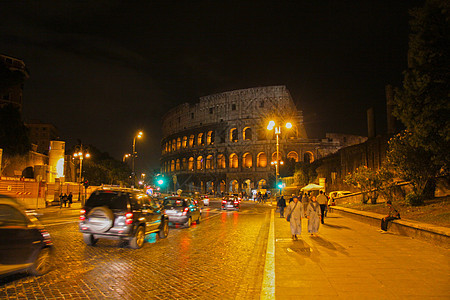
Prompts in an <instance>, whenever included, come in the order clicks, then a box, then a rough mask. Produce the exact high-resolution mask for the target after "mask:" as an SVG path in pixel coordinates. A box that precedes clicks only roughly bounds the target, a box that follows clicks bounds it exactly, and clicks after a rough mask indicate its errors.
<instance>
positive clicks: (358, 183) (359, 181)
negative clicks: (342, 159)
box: [344, 166, 382, 204]
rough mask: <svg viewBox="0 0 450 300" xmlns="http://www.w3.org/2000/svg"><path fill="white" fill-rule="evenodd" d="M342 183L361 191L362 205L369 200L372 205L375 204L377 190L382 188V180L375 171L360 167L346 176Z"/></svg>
mask: <svg viewBox="0 0 450 300" xmlns="http://www.w3.org/2000/svg"><path fill="white" fill-rule="evenodd" d="M344 181H345V183H347V184H350V185H352V186H354V187H355V188H358V189H359V190H360V191H361V193H362V195H363V199H362V201H363V203H367V202H368V201H369V200H370V202H371V203H372V204H375V203H377V199H378V193H379V189H380V188H381V186H382V180H381V178H380V176H379V173H378V172H377V171H374V170H372V169H370V168H368V167H366V166H362V167H359V168H357V169H356V170H355V172H353V173H351V174H348V175H347V176H346V177H345V179H344Z"/></svg>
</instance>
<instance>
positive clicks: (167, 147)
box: [164, 142, 169, 153]
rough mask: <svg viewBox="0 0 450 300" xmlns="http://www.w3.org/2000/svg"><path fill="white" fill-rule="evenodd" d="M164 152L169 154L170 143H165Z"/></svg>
mask: <svg viewBox="0 0 450 300" xmlns="http://www.w3.org/2000/svg"><path fill="white" fill-rule="evenodd" d="M164 150H165V152H166V153H167V152H169V143H168V142H166V143H165V145H164Z"/></svg>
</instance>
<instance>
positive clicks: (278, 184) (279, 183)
mask: <svg viewBox="0 0 450 300" xmlns="http://www.w3.org/2000/svg"><path fill="white" fill-rule="evenodd" d="M277 187H278V188H279V189H282V188H283V187H284V184H283V182H281V181H280V182H278V183H277Z"/></svg>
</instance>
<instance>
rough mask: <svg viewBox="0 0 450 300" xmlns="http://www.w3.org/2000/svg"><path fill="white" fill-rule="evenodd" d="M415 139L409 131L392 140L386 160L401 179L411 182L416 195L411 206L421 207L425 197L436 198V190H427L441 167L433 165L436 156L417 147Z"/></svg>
mask: <svg viewBox="0 0 450 300" xmlns="http://www.w3.org/2000/svg"><path fill="white" fill-rule="evenodd" d="M413 139H414V135H413V134H412V133H411V132H409V131H408V130H405V131H403V132H401V133H399V134H397V135H396V136H394V137H393V138H391V139H390V140H389V150H388V152H387V155H386V159H387V162H388V164H389V165H390V166H391V167H392V168H393V169H394V170H395V172H396V174H397V175H398V176H399V177H400V178H402V179H403V180H406V181H410V182H411V185H412V188H413V193H414V195H415V196H414V203H411V204H414V205H420V204H422V203H423V199H424V198H425V197H430V196H431V197H433V196H434V188H433V189H431V190H426V187H427V186H430V182H432V181H433V180H434V178H435V177H436V176H437V175H438V174H439V171H440V170H441V167H440V166H439V165H437V164H433V163H431V162H432V157H433V155H434V154H433V153H432V152H431V151H428V150H425V149H424V148H423V147H417V146H415V145H414V143H413Z"/></svg>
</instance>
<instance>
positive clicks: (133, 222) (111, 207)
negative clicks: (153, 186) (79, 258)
mask: <svg viewBox="0 0 450 300" xmlns="http://www.w3.org/2000/svg"><path fill="white" fill-rule="evenodd" d="M79 229H80V232H81V233H83V240H84V242H85V243H86V244H87V245H89V246H93V245H95V244H96V243H97V241H98V239H99V238H105V239H114V240H120V241H121V242H122V243H123V242H125V243H128V244H129V246H130V247H131V248H134V249H138V248H141V247H142V246H143V245H144V242H145V236H146V235H147V234H150V233H158V234H159V237H160V238H162V239H163V238H166V237H167V235H168V234H169V220H168V217H167V216H166V215H165V214H164V213H163V211H162V209H161V206H160V205H159V204H158V203H157V202H156V201H155V200H154V199H152V198H150V197H149V196H148V195H147V194H145V193H143V192H142V191H140V190H134V189H125V188H118V187H113V188H102V189H98V190H96V191H95V192H93V193H92V194H91V196H90V197H89V199H88V200H87V201H86V205H85V206H84V207H83V209H82V210H81V211H80V223H79Z"/></svg>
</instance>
